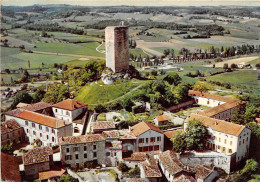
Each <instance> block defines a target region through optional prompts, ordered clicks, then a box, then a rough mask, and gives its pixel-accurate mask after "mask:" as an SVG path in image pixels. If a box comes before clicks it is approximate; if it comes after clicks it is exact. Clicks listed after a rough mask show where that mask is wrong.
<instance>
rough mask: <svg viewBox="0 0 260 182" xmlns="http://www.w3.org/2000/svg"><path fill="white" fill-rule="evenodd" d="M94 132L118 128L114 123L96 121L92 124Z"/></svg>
mask: <svg viewBox="0 0 260 182" xmlns="http://www.w3.org/2000/svg"><path fill="white" fill-rule="evenodd" d="M91 124H92V128H93V130H101V129H115V128H116V126H115V124H114V122H113V121H96V122H92V123H91Z"/></svg>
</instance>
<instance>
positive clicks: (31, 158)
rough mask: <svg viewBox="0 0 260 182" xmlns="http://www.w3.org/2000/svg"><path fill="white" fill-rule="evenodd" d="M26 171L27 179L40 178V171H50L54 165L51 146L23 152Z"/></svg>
mask: <svg viewBox="0 0 260 182" xmlns="http://www.w3.org/2000/svg"><path fill="white" fill-rule="evenodd" d="M23 164H24V172H25V175H26V178H27V179H36V178H39V172H43V171H48V170H50V169H51V166H53V151H52V148H51V147H38V148H34V149H31V150H29V151H28V152H26V153H24V154H23Z"/></svg>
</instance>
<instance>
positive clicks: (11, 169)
mask: <svg viewBox="0 0 260 182" xmlns="http://www.w3.org/2000/svg"><path fill="white" fill-rule="evenodd" d="M1 180H3V181H4V180H6V181H15V182H20V181H21V174H20V172H19V163H18V159H17V158H16V157H14V156H12V155H8V154H5V153H2V152H1Z"/></svg>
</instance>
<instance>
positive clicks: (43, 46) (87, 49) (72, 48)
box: [34, 42, 105, 57]
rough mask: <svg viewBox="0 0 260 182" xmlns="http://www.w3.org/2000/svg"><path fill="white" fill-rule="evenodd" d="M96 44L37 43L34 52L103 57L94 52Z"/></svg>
mask: <svg viewBox="0 0 260 182" xmlns="http://www.w3.org/2000/svg"><path fill="white" fill-rule="evenodd" d="M98 45H99V44H98V43H97V42H91V43H82V44H60V43H38V44H37V48H35V49H34V50H36V51H43V52H56V53H64V54H78V55H87V56H98V57H105V55H104V54H102V53H99V52H97V51H96V47H97V46H98Z"/></svg>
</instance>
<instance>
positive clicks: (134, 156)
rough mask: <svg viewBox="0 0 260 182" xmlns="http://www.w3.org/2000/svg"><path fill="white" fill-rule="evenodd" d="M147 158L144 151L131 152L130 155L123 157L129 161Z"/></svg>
mask: <svg viewBox="0 0 260 182" xmlns="http://www.w3.org/2000/svg"><path fill="white" fill-rule="evenodd" d="M147 158H148V155H147V153H146V152H134V153H132V154H131V157H128V158H124V160H129V161H144V160H145V159H147Z"/></svg>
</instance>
